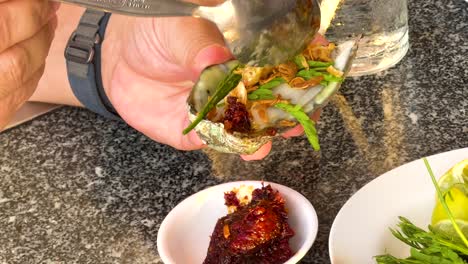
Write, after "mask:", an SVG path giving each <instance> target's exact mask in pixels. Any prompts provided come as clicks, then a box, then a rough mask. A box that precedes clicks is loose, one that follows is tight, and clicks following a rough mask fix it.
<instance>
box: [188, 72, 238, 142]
mask: <svg viewBox="0 0 468 264" xmlns="http://www.w3.org/2000/svg"><path fill="white" fill-rule="evenodd" d="M238 68H239V66H237V67H234V69H232V70H231V72H229V74H228V75H227V76H226V77H225V78H224V79H223V80H222V81H221V82H220V83H219V84H218V87H217V88H216V91H215V93H214V94H213V96H212V97H211V98H210V99H209V100H208V102H207V103H206V105H205V106H204V107H203V109H202V110H201V111H200V112H199V113H198V114H197V118H196V119H195V120H194V121H193V122H192V123H191V124H190V125H189V126H188V127H187V128H186V129H184V131H183V134H184V135H186V134H188V133H189V132H190V131H192V129H194V128H195V127H196V126H197V125H198V124H199V123H200V122H201V121H202V120H203V118H205V116H206V115H207V114H208V113H209V112H210V111H211V110H212V109H213V108H214V107H216V105H217V104H218V103H219V102H220V101H221V100H223V99H224V97H226V95H228V94H229V92H231V91H232V90H233V89H234V88H236V86H237V85H238V84H239V82H240V80H241V79H242V75H241V74H237V73H235V71H236V70H237V69H238Z"/></svg>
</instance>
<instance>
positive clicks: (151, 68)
mask: <svg viewBox="0 0 468 264" xmlns="http://www.w3.org/2000/svg"><path fill="white" fill-rule="evenodd" d="M107 32H108V33H106V37H105V40H104V44H103V55H102V60H103V61H102V63H103V67H102V77H103V84H104V88H105V90H106V94H107V95H108V97H109V99H110V101H111V102H112V104H113V106H114V107H115V109H116V110H117V112H118V113H119V114H120V116H121V117H122V118H123V119H124V120H125V121H126V122H127V123H128V124H129V125H130V126H132V127H134V128H135V129H137V130H139V131H140V132H142V133H144V134H145V135H147V136H149V137H150V138H152V139H153V140H156V141H158V142H161V143H164V144H168V145H170V146H173V147H175V148H178V149H182V150H194V149H200V148H203V147H204V145H203V143H202V142H201V140H200V139H199V138H198V136H197V135H196V133H195V132H194V131H192V132H191V133H190V134H189V135H187V136H184V135H182V130H183V129H184V128H186V127H187V126H188V124H189V123H190V122H189V120H188V115H187V108H186V100H187V97H188V95H189V93H190V91H191V89H192V87H193V84H194V82H195V81H197V79H198V76H199V75H200V73H201V71H202V70H203V69H205V68H206V67H207V66H209V65H213V64H219V63H223V62H226V61H227V60H229V59H231V58H232V55H231V53H230V52H229V50H228V49H227V48H226V47H225V46H224V40H223V37H222V35H221V33H220V32H219V31H218V29H217V28H216V26H215V25H214V24H212V23H211V22H209V21H206V20H203V19H197V18H193V17H183V18H156V19H154V18H153V19H145V18H128V17H121V16H114V17H113V18H111V20H110V23H109V27H108V29H107ZM302 132H303V131H302V128H301V127H297V128H294V129H293V130H292V131H290V132H288V133H286V134H285V136H286V137H291V136H295V135H299V134H302ZM270 149H271V143H269V144H267V145H266V146H264V147H263V148H262V149H261V150H260V151H259V152H258V153H256V154H255V155H251V156H243V158H244V159H247V160H253V159H261V158H263V157H264V156H266V155H267V154H268V152H269V150H270Z"/></svg>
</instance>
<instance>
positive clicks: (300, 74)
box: [296, 69, 324, 80]
mask: <svg viewBox="0 0 468 264" xmlns="http://www.w3.org/2000/svg"><path fill="white" fill-rule="evenodd" d="M296 76H298V77H302V78H304V79H306V80H309V79H311V78H312V77H317V76H324V73H322V72H317V71H315V70H313V69H310V70H301V71H299V72H298V73H297V74H296Z"/></svg>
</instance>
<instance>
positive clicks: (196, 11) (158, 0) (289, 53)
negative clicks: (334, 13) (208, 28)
mask: <svg viewBox="0 0 468 264" xmlns="http://www.w3.org/2000/svg"><path fill="white" fill-rule="evenodd" d="M59 1H61V2H66V3H72V4H78V5H81V6H84V7H87V8H93V9H98V10H104V11H107V12H113V13H119V14H124V15H132V16H147V17H163V16H194V17H202V18H206V19H208V20H211V21H212V22H214V23H215V24H216V25H217V26H218V28H219V29H220V31H221V32H222V33H223V35H224V38H225V40H226V43H227V45H228V47H229V48H230V50H231V51H232V53H233V55H234V56H235V57H236V58H237V59H238V60H239V61H240V62H242V63H245V64H248V65H253V66H265V65H277V64H279V63H282V62H284V61H286V60H288V59H291V58H292V57H293V56H295V55H296V54H298V53H300V52H301V51H302V50H303V49H304V48H305V46H306V45H307V44H308V43H309V42H310V41H311V40H312V38H313V36H314V34H315V33H316V32H317V31H318V29H319V27H320V7H319V4H318V2H317V0H229V1H226V2H224V3H223V4H221V5H218V6H215V7H204V6H199V5H195V4H192V3H188V2H182V1H179V0H104V1H103V0H59Z"/></svg>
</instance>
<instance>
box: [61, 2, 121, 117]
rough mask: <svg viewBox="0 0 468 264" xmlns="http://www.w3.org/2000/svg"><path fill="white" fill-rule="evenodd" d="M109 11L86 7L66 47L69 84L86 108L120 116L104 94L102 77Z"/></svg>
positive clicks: (101, 113)
mask: <svg viewBox="0 0 468 264" xmlns="http://www.w3.org/2000/svg"><path fill="white" fill-rule="evenodd" d="M110 16H111V14H110V13H106V12H101V11H96V10H91V9H87V10H86V11H85V13H84V14H83V16H82V17H81V19H80V23H79V25H78V27H77V29H76V30H75V31H74V32H73V34H72V35H71V37H70V39H69V40H68V43H67V46H66V48H65V59H66V63H67V73H68V80H69V82H70V86H71V88H72V90H73V93H74V94H75V96H76V97H77V98H78V100H79V101H80V102H81V103H82V104H83V105H84V106H85V107H86V108H88V109H89V110H91V111H93V112H95V113H97V114H100V115H102V116H104V117H107V118H111V119H120V117H119V115H118V114H117V112H116V111H115V109H114V107H113V106H112V104H111V102H110V101H109V98H108V97H107V95H106V93H105V91H104V87H103V84H102V77H101V45H102V41H103V39H104V35H105V31H106V27H107V23H108V21H109V19H110Z"/></svg>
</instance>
